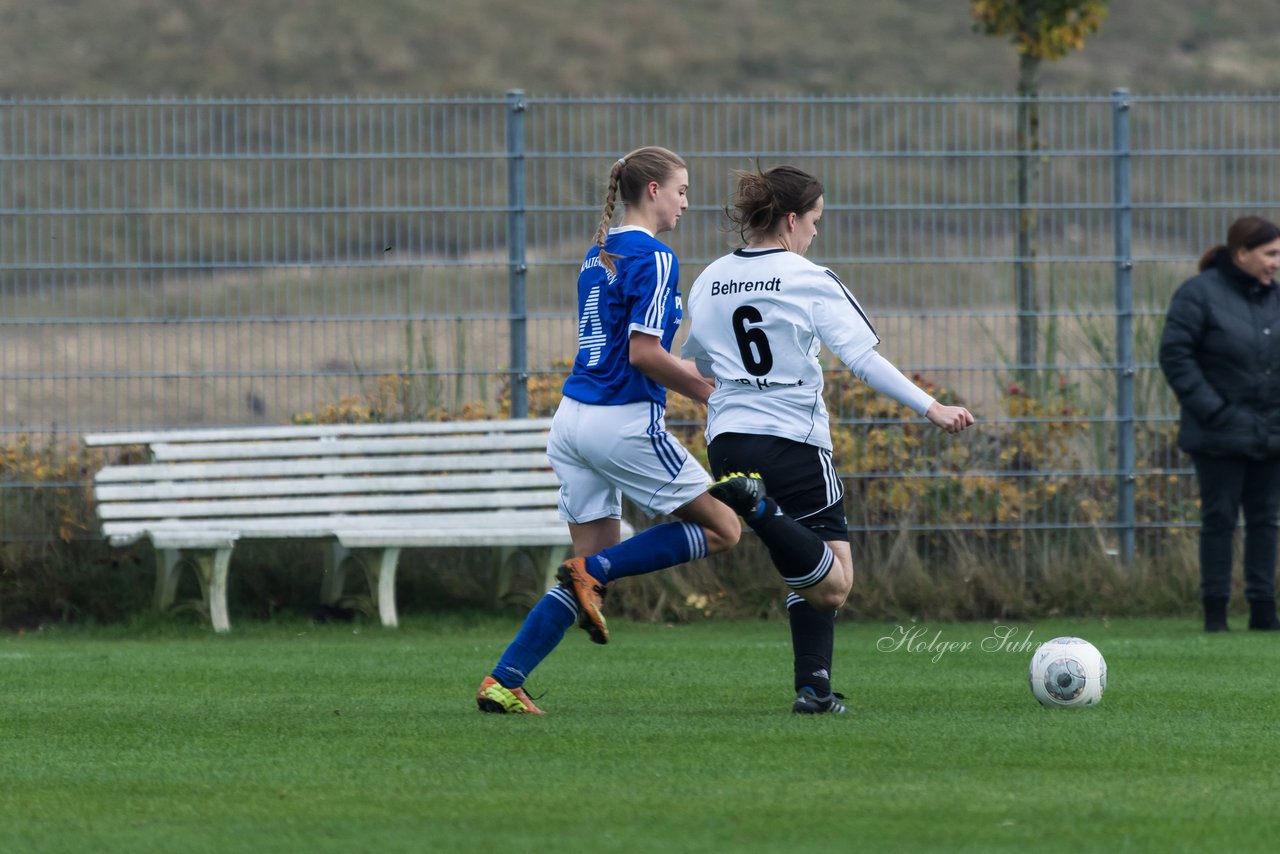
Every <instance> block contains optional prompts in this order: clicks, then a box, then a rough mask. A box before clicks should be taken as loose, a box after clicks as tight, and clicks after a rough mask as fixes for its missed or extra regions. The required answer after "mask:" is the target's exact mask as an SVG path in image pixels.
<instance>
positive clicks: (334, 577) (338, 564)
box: [320, 543, 351, 605]
mask: <svg viewBox="0 0 1280 854" xmlns="http://www.w3.org/2000/svg"><path fill="white" fill-rule="evenodd" d="M350 556H351V551H350V550H349V549H348V548H347V547H346V546H344V545H342V544H341V543H333V544H331V545H330V547H329V550H328V551H327V552H325V561H324V576H323V577H322V578H321V579H320V601H321V602H322V603H324V604H325V605H336V604H337V603H338V600H339V599H341V598H342V591H343V590H345V589H346V585H347V558H348V557H350Z"/></svg>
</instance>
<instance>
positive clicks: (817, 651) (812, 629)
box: [787, 597, 836, 697]
mask: <svg viewBox="0 0 1280 854" xmlns="http://www.w3.org/2000/svg"><path fill="white" fill-rule="evenodd" d="M787 616H788V617H789V618H790V619H791V648H792V650H793V652H794V653H795V663H796V690H797V691H799V690H800V689H801V688H803V687H805V686H806V685H807V686H808V687H810V688H812V689H813V692H814V693H815V694H817V695H818V696H819V697H825V696H826V695H828V694H830V693H831V656H832V655H833V654H834V651H835V641H836V612H835V611H819V610H818V609H817V608H814V607H813V606H812V605H810V604H809V603H808V602H806V601H804V600H803V599H799V598H798V597H797V601H795V602H793V603H792V604H791V606H790V607H789V608H787Z"/></svg>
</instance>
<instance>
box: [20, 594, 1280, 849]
mask: <svg viewBox="0 0 1280 854" xmlns="http://www.w3.org/2000/svg"><path fill="white" fill-rule="evenodd" d="M1236 621H1237V622H1239V618H1237V620H1236ZM515 627H516V621H515V620H514V619H510V618H506V619H504V618H498V617H489V616H485V617H465V616H458V615H446V616H442V617H438V618H432V619H427V618H420V619H417V620H413V621H409V622H408V623H407V624H406V625H405V626H403V627H402V628H401V629H399V630H383V629H380V628H374V627H352V626H332V625H330V626H312V625H309V624H306V623H296V624H287V625H262V624H259V625H251V624H245V623H241V624H239V625H237V626H236V628H235V631H234V632H233V633H232V634H231V635H229V636H225V637H218V636H214V635H212V634H209V633H208V632H207V631H206V630H204V629H199V628H196V627H192V626H181V625H161V624H153V625H138V626H133V627H130V628H109V629H97V630H81V629H73V630H67V629H56V630H53V631H47V632H42V633H36V634H33V635H25V636H9V637H6V638H4V639H3V640H0V703H3V715H4V717H3V722H2V723H0V850H4V851H7V852H15V851H59V852H61V851H89V850H93V851H131V852H139V851H174V850H183V851H344V852H350V851H377V852H385V851H464V850H495V849H510V850H518V851H545V850H557V851H712V850H715V851H787V850H799V849H801V848H803V847H809V846H821V847H822V848H825V849H826V850H859V851H895V852H898V851H966V850H967V851H991V850H1028V849H1030V850H1037V851H1096V850H1146V851H1176V850H1206V849H1210V848H1212V849H1215V850H1220V851H1233V852H1235V851H1248V850H1255V851H1262V850H1268V851H1269V850H1274V848H1275V840H1276V837H1275V834H1276V829H1277V825H1278V821H1277V818H1276V815H1277V806H1276V803H1275V792H1276V791H1277V790H1278V789H1280V774H1278V773H1277V771H1276V759H1275V755H1276V754H1275V736H1274V733H1275V709H1276V700H1277V693H1278V691H1277V687H1276V684H1277V683H1276V678H1275V674H1276V673H1277V672H1278V669H1280V636H1268V635H1262V634H1260V633H1250V632H1246V631H1242V630H1239V628H1237V630H1236V631H1233V632H1232V633H1231V634H1229V635H1226V636H1212V637H1210V636H1206V635H1204V634H1202V633H1200V632H1199V631H1198V625H1197V624H1196V623H1195V622H1194V621H1192V620H1190V619H1187V620H1177V621H1173V620H1168V621H1151V620H1123V621H1111V622H1103V621H1099V620H1092V621H1082V622H1074V623H1073V622H1066V621H1064V622H1055V623H1051V624H1050V623H1045V624H1040V625H1035V626H1027V625H1019V626H1013V627H1012V628H1013V629H1014V630H1015V634H1014V635H1013V636H1012V637H1011V638H1009V640H1008V642H1006V643H1005V646H1004V648H1003V649H991V648H987V649H984V648H983V646H984V641H985V642H986V645H987V646H988V647H991V646H993V645H997V644H996V642H994V641H992V640H991V639H992V638H994V637H995V628H996V627H995V626H993V625H989V624H937V625H924V624H921V625H913V626H906V627H898V626H893V625H886V624H859V623H854V622H851V621H845V622H842V623H841V624H840V625H839V627H838V634H837V644H838V650H837V655H838V662H837V672H836V683H837V688H840V689H843V690H844V691H845V693H847V694H848V695H849V696H850V698H851V701H852V705H853V706H854V707H855V709H856V714H854V715H852V716H844V717H842V718H827V717H822V718H801V717H797V716H793V715H791V714H790V713H789V712H788V709H789V704H790V700H791V696H790V676H789V672H790V667H789V665H790V660H789V640H788V635H787V628H786V625H785V624H784V623H782V622H778V621H774V622H743V623H720V624H717V623H707V624H700V625H690V626H679V627H669V626H660V625H650V624H638V623H625V622H619V621H615V623H614V625H613V635H614V639H613V642H612V643H611V644H610V646H608V647H596V646H593V645H591V644H590V643H588V642H587V640H586V637H585V636H584V635H582V633H581V632H578V631H576V630H575V631H573V632H572V634H571V636H570V637H569V638H568V639H567V640H566V642H565V643H564V644H563V645H562V646H561V648H560V649H559V650H558V651H557V652H556V654H555V655H553V656H552V657H551V658H550V659H548V661H547V662H546V663H545V664H544V665H543V666H542V667H541V668H540V669H539V670H538V671H537V672H536V673H535V676H534V679H533V680H532V681H531V683H530V686H529V687H530V689H531V692H532V693H533V694H534V695H535V696H538V695H539V694H541V695H542V696H541V700H540V703H541V705H542V706H543V708H545V709H546V710H547V711H548V714H547V715H546V716H544V717H532V716H520V717H516V716H491V715H481V714H479V713H478V712H477V711H476V709H475V705H474V702H473V699H472V697H473V692H474V690H475V687H476V685H477V684H478V682H479V680H480V679H481V677H482V676H483V675H484V674H485V673H486V672H487V670H488V668H489V667H490V666H491V665H492V664H493V662H494V661H495V659H496V657H497V655H498V654H499V652H500V651H501V649H502V647H503V646H504V645H505V643H506V642H507V640H509V638H510V636H511V634H512V632H513V631H514V629H515ZM903 631H906V632H908V633H910V632H916V634H914V635H912V634H908V635H906V637H907V638H908V639H909V642H908V643H905V644H899V643H898V642H899V641H901V640H902V639H903V634H902V632H903ZM1059 634H1078V635H1080V636H1083V637H1086V638H1088V639H1090V640H1092V641H1093V642H1094V643H1095V644H1096V645H1097V646H1098V647H1099V648H1100V649H1101V650H1102V652H1103V654H1104V655H1105V656H1106V658H1107V662H1108V665H1109V669H1110V685H1109V687H1108V691H1107V694H1106V696H1105V697H1104V699H1103V701H1102V703H1101V704H1100V705H1099V706H1097V707H1095V708H1092V709H1087V710H1082V711H1055V710H1046V709H1042V708H1040V707H1039V706H1038V705H1037V704H1036V703H1035V702H1034V700H1032V698H1031V696H1030V693H1029V691H1028V690H1027V685H1026V667H1027V662H1028V661H1029V659H1030V651H1029V650H1030V645H1031V644H1034V643H1036V642H1039V641H1044V640H1048V639H1049V638H1051V637H1054V636H1056V635H1059ZM886 638H888V639H889V640H884V639H886ZM966 643H967V644H968V646H967V647H966V646H965V644H966ZM1011 645H1021V648H1019V649H1016V650H1013V649H1010V648H1009V647H1010V646H1011ZM908 647H910V648H908Z"/></svg>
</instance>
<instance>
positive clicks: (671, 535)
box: [587, 522, 707, 584]
mask: <svg viewBox="0 0 1280 854" xmlns="http://www.w3.org/2000/svg"><path fill="white" fill-rule="evenodd" d="M706 556H707V532H706V531H704V530H702V526H701V525H694V524H692V523H689V522H666V523H664V524H661V525H654V526H653V527H652V528H649V529H648V530H646V531H641V532H640V533H638V534H636V535H635V536H634V537H632V538H631V539H629V540H624V541H622V542H621V543H618V544H617V545H616V546H610V547H609V548H607V549H605V550H604V551H602V552H600V553H599V554H594V555H592V556H591V557H589V558H587V572H589V573H591V576H592V577H593V578H595V580H596V581H599V582H600V583H602V584H608V583H609V582H611V581H617V580H618V579H619V578H626V577H628V576H631V575H644V574H645V573H646V572H654V571H656V570H659V569H666V568H667V567H669V566H675V565H676V564H678V563H686V562H688V561H691V560H696V559H698V558H700V557H706Z"/></svg>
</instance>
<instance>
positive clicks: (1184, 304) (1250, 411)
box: [1160, 249, 1280, 459]
mask: <svg viewBox="0 0 1280 854" xmlns="http://www.w3.org/2000/svg"><path fill="white" fill-rule="evenodd" d="M1160 368H1161V369H1162V370H1163V371H1164V375H1165V379H1166V380H1168V382H1169V386H1170V387H1171V388H1172V389H1173V393H1174V394H1175V395H1177V397H1178V403H1179V404H1181V406H1182V418H1181V421H1180V424H1179V430H1178V447H1180V448H1182V450H1184V451H1186V452H1187V453H1190V454H1204V455H1206V456H1211V457H1247V458H1251V459H1267V458H1270V457H1280V286H1278V285H1275V284H1272V285H1263V284H1261V283H1260V282H1258V281H1257V279H1254V278H1253V277H1252V276H1249V275H1248V274H1247V273H1245V272H1243V271H1242V270H1240V269H1239V268H1238V267H1236V265H1235V264H1233V263H1232V262H1231V258H1230V256H1229V255H1228V254H1227V251H1226V250H1225V249H1224V250H1222V251H1220V252H1219V253H1218V256H1217V259H1216V263H1215V264H1214V266H1212V267H1210V268H1209V269H1208V270H1205V271H1204V272H1203V273H1201V274H1200V275H1198V276H1194V277H1192V278H1190V279H1188V280H1187V281H1185V282H1183V283H1182V286H1181V287H1179V288H1178V290H1177V291H1176V292H1175V293H1174V295H1173V300H1172V301H1171V302H1170V303H1169V312H1168V314H1167V315H1166V317H1165V324H1164V334H1163V335H1161V337H1160Z"/></svg>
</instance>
